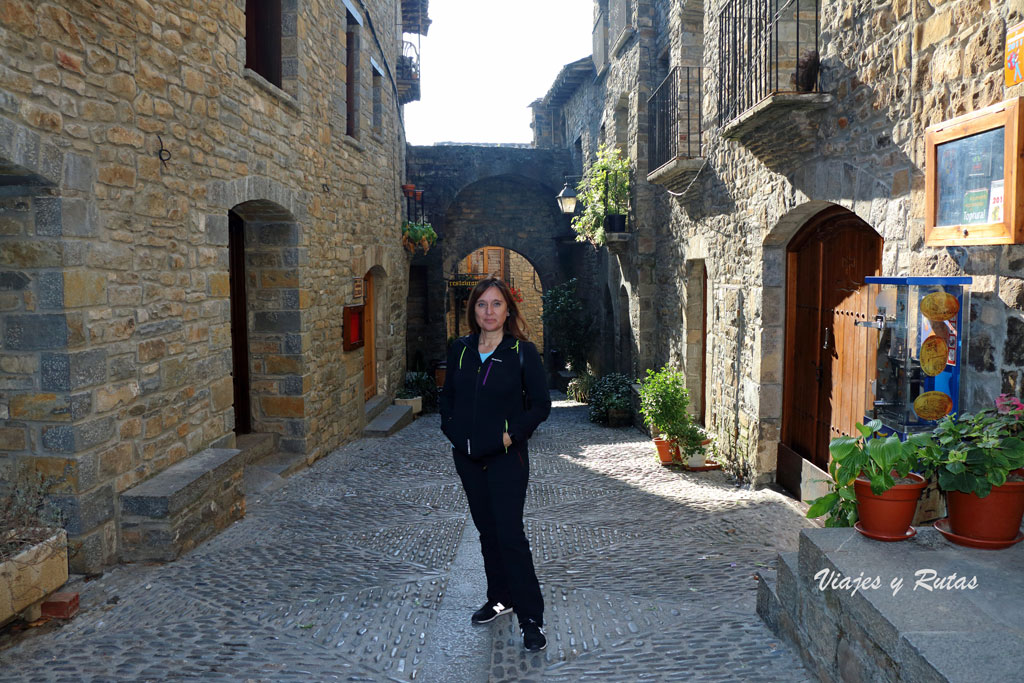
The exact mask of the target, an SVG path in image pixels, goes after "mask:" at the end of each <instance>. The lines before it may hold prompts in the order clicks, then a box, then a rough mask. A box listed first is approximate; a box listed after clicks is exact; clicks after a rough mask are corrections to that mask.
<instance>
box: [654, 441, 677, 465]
mask: <svg viewBox="0 0 1024 683" xmlns="http://www.w3.org/2000/svg"><path fill="white" fill-rule="evenodd" d="M654 446H655V447H656V448H657V449H658V458H659V459H660V460H661V464H662V465H668V464H669V463H671V462H673V460H674V459H675V457H674V453H673V452H672V442H671V441H669V440H668V439H654Z"/></svg>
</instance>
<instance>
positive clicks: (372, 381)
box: [363, 273, 377, 401]
mask: <svg viewBox="0 0 1024 683" xmlns="http://www.w3.org/2000/svg"><path fill="white" fill-rule="evenodd" d="M363 297H364V299H363V340H364V341H363V389H364V390H365V391H364V395H363V398H364V399H366V400H367V401H369V400H370V399H371V398H373V397H374V396H376V395H377V357H376V347H377V342H376V339H375V334H374V333H375V332H376V330H375V329H374V328H375V320H374V318H375V315H374V294H373V275H372V274H370V273H367V274H366V277H364V278H363Z"/></svg>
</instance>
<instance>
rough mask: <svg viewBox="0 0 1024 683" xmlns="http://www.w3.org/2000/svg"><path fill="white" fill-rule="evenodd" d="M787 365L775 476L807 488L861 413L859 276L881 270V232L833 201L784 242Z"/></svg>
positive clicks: (863, 305) (863, 310)
mask: <svg viewBox="0 0 1024 683" xmlns="http://www.w3.org/2000/svg"><path fill="white" fill-rule="evenodd" d="M785 258H786V279H785V282H786V306H785V313H786V315H785V339H786V342H785V356H784V359H785V360H784V362H785V366H784V367H785V372H784V380H783V402H782V424H781V435H780V445H779V461H778V480H779V482H780V483H781V484H782V485H783V486H784V487H785V488H787V489H788V490H789V491H791V492H792V493H794V494H796V495H798V496H800V497H801V498H802V499H804V498H807V497H809V495H811V489H810V486H812V485H813V484H812V481H811V479H813V477H809V476H805V475H806V474H808V473H812V472H813V471H814V470H813V469H808V467H807V465H806V464H805V463H807V464H809V465H811V466H813V467H815V468H817V469H819V470H827V469H828V461H829V453H828V442H829V440H830V439H831V438H833V437H835V436H839V435H841V434H850V433H852V432H853V431H854V425H855V424H856V423H857V422H858V421H861V420H863V417H864V407H865V400H866V390H867V382H868V380H869V379H870V378H869V377H868V374H869V373H870V368H869V367H868V365H867V363H866V359H867V352H868V343H869V341H870V340H869V335H868V331H867V328H866V327H863V326H858V325H857V323H858V322H861V321H866V320H867V319H868V299H867V290H866V288H865V286H864V278H865V277H866V276H869V275H876V274H878V272H879V270H880V268H881V261H882V238H881V236H880V235H879V234H878V233H877V232H875V230H873V229H872V228H871V226H869V225H868V224H867V223H865V222H864V221H863V220H862V219H860V218H859V217H858V216H857V215H855V214H853V213H852V212H850V211H849V210H847V209H845V208H843V207H841V206H832V207H830V208H827V209H825V210H824V211H821V212H820V213H818V214H816V215H815V216H813V217H812V218H811V219H810V220H809V221H807V223H806V224H805V225H804V226H803V227H802V228H801V229H800V231H799V232H798V233H797V234H796V235H795V236H794V237H793V239H792V240H791V241H790V242H789V244H788V246H787V247H786V254H785Z"/></svg>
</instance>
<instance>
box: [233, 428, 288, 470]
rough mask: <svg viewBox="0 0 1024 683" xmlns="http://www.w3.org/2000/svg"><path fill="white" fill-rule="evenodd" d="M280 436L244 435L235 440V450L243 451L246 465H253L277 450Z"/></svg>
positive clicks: (264, 434) (268, 434) (269, 434)
mask: <svg viewBox="0 0 1024 683" xmlns="http://www.w3.org/2000/svg"><path fill="white" fill-rule="evenodd" d="M279 439H280V436H279V435H277V434H271V433H261V434H242V435H241V436H239V437H237V438H236V439H235V448H237V449H238V450H240V451H242V454H243V457H244V458H245V464H247V465H251V464H252V463H254V462H258V461H260V460H262V459H263V458H265V457H266V456H268V455H270V454H271V453H273V452H274V451H275V450H277V442H278V440H279Z"/></svg>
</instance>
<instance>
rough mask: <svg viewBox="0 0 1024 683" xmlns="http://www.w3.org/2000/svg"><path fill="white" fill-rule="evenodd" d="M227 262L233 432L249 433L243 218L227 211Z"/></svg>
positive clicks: (250, 419)
mask: <svg viewBox="0 0 1024 683" xmlns="http://www.w3.org/2000/svg"><path fill="white" fill-rule="evenodd" d="M228 264H229V265H228V273H229V282H230V285H229V287H230V292H231V378H232V380H233V384H234V389H235V434H249V433H251V432H252V406H251V404H250V398H249V397H250V384H249V320H248V315H247V311H248V309H249V305H248V301H247V299H246V293H245V221H244V220H242V218H241V216H239V215H238V214H237V213H235V212H234V211H229V212H228Z"/></svg>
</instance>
